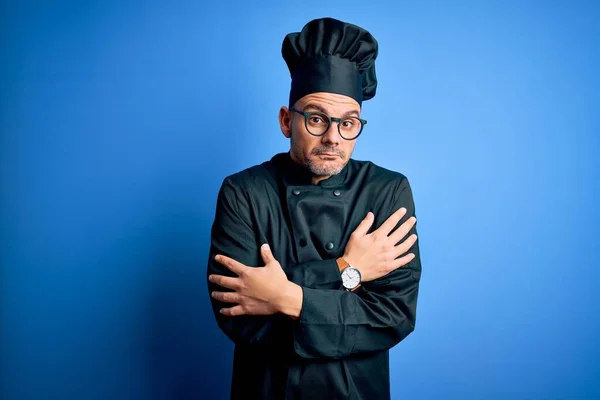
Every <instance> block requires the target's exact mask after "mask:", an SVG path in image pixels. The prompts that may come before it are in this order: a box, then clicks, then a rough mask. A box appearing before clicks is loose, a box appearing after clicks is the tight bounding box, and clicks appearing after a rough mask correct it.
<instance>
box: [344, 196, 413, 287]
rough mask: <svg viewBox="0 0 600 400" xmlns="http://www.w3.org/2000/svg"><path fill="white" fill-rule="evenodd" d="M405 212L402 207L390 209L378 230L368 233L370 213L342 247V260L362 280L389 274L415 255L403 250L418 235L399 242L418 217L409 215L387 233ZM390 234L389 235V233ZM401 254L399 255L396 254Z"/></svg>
mask: <svg viewBox="0 0 600 400" xmlns="http://www.w3.org/2000/svg"><path fill="white" fill-rule="evenodd" d="M404 214H406V209H405V208H404V207H402V208H400V209H399V210H397V211H396V212H395V213H393V214H392V215H391V216H390V217H389V218H388V219H387V220H386V221H385V222H384V223H383V224H382V225H381V226H380V227H379V228H378V229H377V230H375V231H374V232H372V233H370V234H367V232H368V231H369V228H370V227H371V226H372V225H373V220H374V218H373V213H371V212H369V213H367V216H366V217H365V219H364V220H363V221H362V222H361V223H360V225H358V227H357V228H356V229H355V230H354V232H352V235H351V236H350V240H348V244H347V245H346V249H345V251H344V256H343V258H344V260H346V261H347V262H348V263H349V264H350V265H352V266H353V267H355V268H357V269H358V270H359V271H360V275H361V279H362V281H363V282H369V281H372V280H375V279H377V278H381V277H382V276H384V275H387V274H389V273H390V272H392V271H394V270H395V269H397V268H400V267H402V266H404V265H406V264H408V263H409V262H410V261H411V260H412V259H413V258H415V255H414V254H412V253H409V254H407V255H405V256H403V257H400V256H401V255H403V254H404V253H406V252H407V251H408V250H409V249H410V248H411V247H412V245H413V244H415V242H416V241H417V235H414V234H413V235H410V236H409V237H408V238H407V239H406V240H404V241H403V242H402V243H399V242H400V240H402V239H403V238H404V237H405V236H406V235H407V234H408V232H409V231H410V230H411V229H412V227H413V226H414V225H415V223H416V221H417V219H416V218H415V217H411V218H409V219H408V220H406V222H404V223H403V224H402V225H400V226H399V227H398V229H396V230H395V231H394V233H392V234H391V235H390V232H391V231H392V229H394V227H395V226H396V225H397V224H398V222H400V220H401V219H402V217H403V216H404ZM388 235H389V236H388ZM398 257H400V258H398Z"/></svg>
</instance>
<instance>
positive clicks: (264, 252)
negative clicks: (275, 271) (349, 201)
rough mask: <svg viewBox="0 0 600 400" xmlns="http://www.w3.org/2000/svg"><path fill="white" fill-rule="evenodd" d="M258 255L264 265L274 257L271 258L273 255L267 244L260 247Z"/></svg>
mask: <svg viewBox="0 0 600 400" xmlns="http://www.w3.org/2000/svg"><path fill="white" fill-rule="evenodd" d="M260 255H261V256H262V259H263V261H264V263H265V265H266V264H268V263H270V262H271V261H273V260H274V259H275V257H274V256H273V253H272V252H271V248H270V247H269V245H268V244H267V243H265V244H263V245H262V246H260Z"/></svg>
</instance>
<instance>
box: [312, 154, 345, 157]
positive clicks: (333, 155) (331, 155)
mask: <svg viewBox="0 0 600 400" xmlns="http://www.w3.org/2000/svg"><path fill="white" fill-rule="evenodd" d="M317 155H319V156H327V157H339V156H340V155H339V154H337V153H317Z"/></svg>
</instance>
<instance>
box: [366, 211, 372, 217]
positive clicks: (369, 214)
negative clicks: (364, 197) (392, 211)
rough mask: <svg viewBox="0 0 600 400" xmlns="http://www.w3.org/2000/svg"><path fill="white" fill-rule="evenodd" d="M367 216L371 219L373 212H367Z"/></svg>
mask: <svg viewBox="0 0 600 400" xmlns="http://www.w3.org/2000/svg"><path fill="white" fill-rule="evenodd" d="M367 218H368V219H371V218H373V213H372V212H371V211H369V212H368V213H367Z"/></svg>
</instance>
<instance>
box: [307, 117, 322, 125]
mask: <svg viewBox="0 0 600 400" xmlns="http://www.w3.org/2000/svg"><path fill="white" fill-rule="evenodd" d="M310 122H311V123H313V124H322V123H323V122H325V120H323V118H321V117H310Z"/></svg>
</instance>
